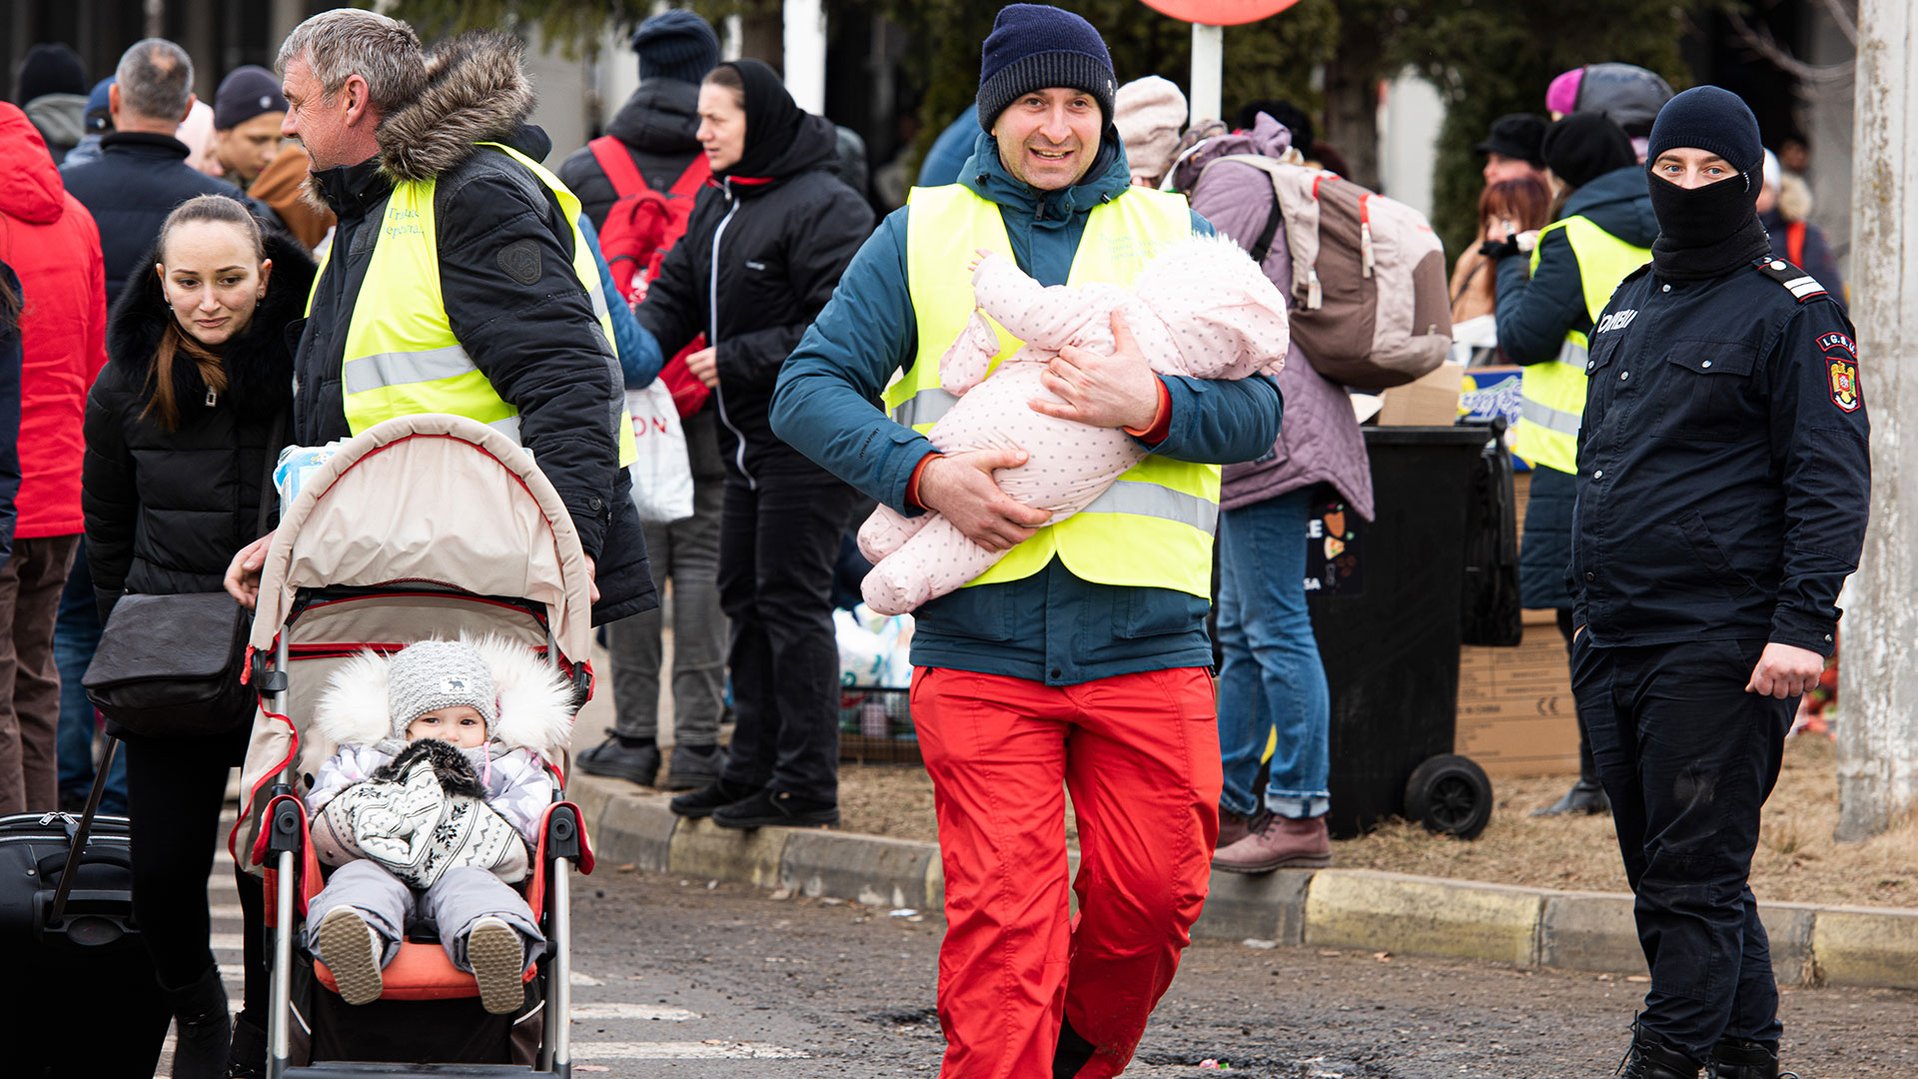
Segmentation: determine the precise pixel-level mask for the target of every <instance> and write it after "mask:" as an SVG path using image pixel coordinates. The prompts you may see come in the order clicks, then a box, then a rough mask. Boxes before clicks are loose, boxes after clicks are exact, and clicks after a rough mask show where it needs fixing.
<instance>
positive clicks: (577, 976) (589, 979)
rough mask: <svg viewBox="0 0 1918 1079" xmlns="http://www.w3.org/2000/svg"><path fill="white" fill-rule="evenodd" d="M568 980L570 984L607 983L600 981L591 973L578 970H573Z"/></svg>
mask: <svg viewBox="0 0 1918 1079" xmlns="http://www.w3.org/2000/svg"><path fill="white" fill-rule="evenodd" d="M566 981H567V984H569V985H605V984H606V983H605V982H602V981H600V980H599V979H598V978H595V977H593V976H592V975H591V974H581V973H580V972H579V971H577V970H576V971H573V976H572V977H570V978H568V979H567V980H566Z"/></svg>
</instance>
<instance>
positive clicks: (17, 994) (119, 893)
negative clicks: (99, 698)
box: [0, 741, 171, 1079]
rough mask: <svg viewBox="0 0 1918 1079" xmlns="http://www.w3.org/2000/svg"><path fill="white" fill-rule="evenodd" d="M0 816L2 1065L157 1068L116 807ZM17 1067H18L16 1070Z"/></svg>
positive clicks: (152, 987) (163, 1015)
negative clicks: (112, 811) (106, 811)
mask: <svg viewBox="0 0 1918 1079" xmlns="http://www.w3.org/2000/svg"><path fill="white" fill-rule="evenodd" d="M115 748H117V747H116V745H115V744H114V743H113V742H112V741H109V742H108V750H107V759H106V760H105V761H103V762H102V763H101V764H100V769H99V778H97V779H96V780H95V782H94V785H93V791H92V793H91V795H90V796H89V797H88V799H87V808H86V812H85V813H84V814H82V815H81V816H79V817H75V816H73V815H72V814H70V813H16V814H14V815H12V816H7V817H0V1044H3V1045H5V1046H6V1056H7V1058H8V1059H7V1065H6V1067H5V1069H4V1071H5V1072H6V1074H8V1075H10V1076H14V1075H17V1076H21V1077H23V1079H40V1077H41V1076H50V1075H86V1076H99V1077H103V1079H104V1077H120V1076H126V1077H135V1076H137V1077H140V1079H145V1077H147V1076H151V1075H153V1074H154V1071H155V1067H156V1065H157V1063H158V1061H159V1056H160V1048H161V1043H162V1041H163V1040H164V1039H165V1037H166V1028H167V1024H168V1022H169V1021H170V1020H171V1016H170V1015H168V1013H167V1009H166V1003H165V1001H164V1000H163V999H162V998H161V996H160V989H159V985H158V983H157V982H155V980H154V977H153V965H152V963H151V962H150V961H149V960H148V959H147V953H146V948H145V946H144V945H143V943H142V942H141V939H140V931H139V927H138V926H137V925H136V924H135V923H134V920H133V890H132V886H133V871H132V867H131V864H130V860H129V857H128V827H127V819H126V818H125V817H114V816H103V815H101V814H100V813H99V812H98V808H99V803H100V793H101V790H102V786H103V785H102V783H101V780H103V779H104V778H105V777H106V775H107V770H108V768H109V766H110V765H111V764H112V761H113V757H112V754H113V750H114V749H115ZM16 1069H17V1070H16Z"/></svg>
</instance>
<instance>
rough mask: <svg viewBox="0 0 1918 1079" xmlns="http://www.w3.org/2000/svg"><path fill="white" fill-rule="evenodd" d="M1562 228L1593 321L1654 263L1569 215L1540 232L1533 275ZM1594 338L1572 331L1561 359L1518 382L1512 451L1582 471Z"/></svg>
mask: <svg viewBox="0 0 1918 1079" xmlns="http://www.w3.org/2000/svg"><path fill="white" fill-rule="evenodd" d="M1555 230H1563V231H1564V233H1565V239H1566V240H1568V241H1570V243H1571V245H1572V257H1573V258H1575V259H1577V260H1578V277H1579V281H1580V283H1581V284H1582V285H1583V287H1584V291H1585V296H1584V299H1585V313H1586V315H1587V316H1588V317H1589V318H1590V319H1591V321H1592V322H1593V323H1596V322H1597V321H1598V316H1599V313H1600V312H1601V311H1603V310H1605V305H1606V304H1607V303H1609V302H1610V301H1611V298H1612V293H1613V292H1615V291H1617V289H1618V284H1619V282H1621V281H1623V280H1625V276H1626V275H1627V274H1629V273H1631V272H1632V271H1633V270H1636V269H1638V268H1639V267H1640V266H1643V265H1644V264H1645V263H1646V262H1647V261H1648V260H1650V259H1651V257H1652V253H1651V250H1650V249H1649V248H1644V247H1636V246H1634V245H1632V244H1628V243H1626V242H1625V241H1624V240H1621V239H1619V238H1618V237H1616V236H1613V235H1612V234H1611V233H1609V232H1606V231H1605V230H1604V229H1602V228H1600V227H1598V225H1597V224H1595V223H1594V222H1593V221H1592V220H1591V218H1588V217H1582V216H1581V217H1568V218H1566V219H1565V220H1563V221H1554V222H1552V223H1551V224H1549V225H1547V226H1545V227H1544V228H1543V229H1540V230H1539V233H1538V243H1537V244H1536V245H1534V246H1533V248H1532V266H1531V268H1532V272H1533V273H1536V272H1538V255H1539V252H1540V251H1542V250H1544V248H1545V237H1546V235H1547V234H1548V233H1551V232H1553V231H1555ZM1590 348H1591V339H1590V337H1589V336H1588V335H1587V333H1586V332H1585V331H1583V330H1568V331H1567V332H1566V334H1565V343H1564V344H1563V345H1561V346H1560V347H1559V350H1558V356H1557V357H1556V358H1555V359H1551V360H1547V361H1546V362H1544V363H1537V364H1533V365H1531V366H1530V367H1527V368H1526V369H1525V377H1524V378H1523V379H1521V380H1520V382H1519V393H1520V397H1521V400H1520V402H1519V415H1518V427H1517V429H1516V433H1517V440H1516V443H1515V445H1514V446H1513V452H1515V453H1517V454H1518V455H1519V456H1520V457H1523V458H1524V459H1525V460H1527V461H1530V462H1531V463H1532V464H1534V465H1541V466H1543V467H1545V468H1552V469H1557V470H1558V471H1560V472H1566V473H1575V472H1577V471H1578V427H1579V423H1580V421H1581V420H1582V419H1583V418H1584V416H1585V385H1586V377H1585V364H1586V361H1587V358H1588V356H1589V355H1590Z"/></svg>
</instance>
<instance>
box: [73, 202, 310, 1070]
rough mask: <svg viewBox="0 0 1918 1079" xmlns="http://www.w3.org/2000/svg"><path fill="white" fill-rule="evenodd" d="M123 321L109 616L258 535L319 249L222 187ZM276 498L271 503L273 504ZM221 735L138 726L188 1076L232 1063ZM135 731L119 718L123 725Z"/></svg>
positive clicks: (101, 509) (116, 358) (110, 412)
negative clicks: (279, 230) (221, 944)
mask: <svg viewBox="0 0 1918 1079" xmlns="http://www.w3.org/2000/svg"><path fill="white" fill-rule="evenodd" d="M144 264H145V265H150V266H153V267H154V271H153V272H150V273H143V274H140V275H139V276H138V279H137V280H136V281H132V282H129V284H128V287H127V289H126V290H125V291H123V292H122V293H121V296H120V299H119V302H118V303H116V304H115V306H114V309H113V314H112V317H111V318H110V319H109V320H108V326H107V354H108V363H107V366H106V367H105V368H104V369H103V370H102V371H101V372H100V377H99V380H98V381H97V382H95V383H94V386H93V390H92V392H91V393H89V394H88V396H87V415H86V439H87V451H86V462H85V466H84V471H83V476H82V480H81V505H82V508H83V509H84V510H85V512H86V529H87V557H88V560H89V562H90V564H91V566H92V569H93V580H94V586H95V589H96V593H97V596H98V598H99V603H100V615H101V618H102V619H103V620H104V619H105V618H106V617H107V616H108V615H109V614H110V613H111V612H112V609H113V606H114V604H115V602H116V601H118V599H119V598H120V597H121V596H122V595H124V594H127V593H143V594H161V595H169V594H178V593H185V592H218V591H220V590H221V578H222V577H223V576H224V575H225V573H226V567H227V563H228V562H230V561H231V560H232V558H233V554H234V552H235V551H237V550H239V549H240V548H241V547H242V546H244V545H246V544H247V543H248V542H249V541H251V540H252V539H253V538H254V537H255V536H256V535H258V534H259V533H258V531H257V530H258V526H259V507H260V505H261V502H262V500H263V499H271V498H272V497H273V495H272V491H271V489H270V487H267V488H263V487H262V481H263V480H264V479H265V473H266V468H267V464H268V461H269V460H270V459H271V458H272V457H273V456H276V455H277V454H278V452H279V448H280V447H279V446H278V445H277V444H275V443H276V442H277V437H276V435H275V432H276V431H280V432H283V431H285V430H286V429H287V426H286V416H287V413H288V411H289V410H290V409H291V407H292V402H293V392H292V386H293V357H292V354H291V353H290V352H289V351H288V349H287V345H286V333H285V330H286V327H287V324H288V323H290V322H292V321H293V320H294V319H296V318H298V317H299V316H300V312H301V309H302V307H303V305H304V304H305V302H306V295H307V291H308V289H309V288H310V287H311V285H312V283H313V271H314V267H313V260H312V259H311V257H309V256H308V255H307V253H306V251H305V249H303V248H302V247H300V246H299V244H298V243H297V242H295V241H293V240H291V239H287V238H285V237H283V236H280V235H277V234H272V233H266V234H263V233H262V230H261V228H260V225H259V223H258V222H257V221H255V220H254V219H253V217H252V216H251V215H250V214H248V213H247V211H246V209H245V207H243V206H241V205H240V203H238V202H236V201H234V200H232V199H229V198H225V197H223V196H218V195H206V196H201V197H199V198H195V199H191V200H189V201H187V202H185V203H182V204H181V205H180V207H179V208H178V209H176V210H174V211H173V213H172V215H171V216H169V217H168V218H167V221H166V225H165V227H164V228H162V229H161V232H160V239H159V243H158V244H157V245H156V247H155V249H154V251H153V253H152V254H151V255H150V256H149V257H148V258H147V259H146V260H145V263H144ZM269 505H270V503H269ZM235 722H236V727H235V729H234V730H233V731H232V732H231V733H230V734H227V735H221V736H217V737H211V738H181V739H174V740H168V739H156V738H150V737H147V738H129V739H128V740H127V741H126V743H125V747H124V748H125V752H126V755H127V802H128V816H129V817H130V818H131V820H132V828H133V844H132V856H133V909H134V915H135V917H137V918H138V919H139V922H140V925H141V928H142V930H143V932H142V934H141V937H142V939H143V940H144V941H145V942H146V946H147V950H148V952H149V953H150V954H151V957H152V959H153V967H154V972H155V974H156V975H157V977H158V978H159V981H160V986H161V989H162V990H163V991H165V993H166V995H167V1001H168V1004H169V1006H170V1007H171V1008H172V1009H173V1013H174V1016H175V1017H176V1019H177V1020H178V1021H179V1039H178V1042H177V1043H176V1047H175V1049H174V1066H173V1074H174V1075H175V1076H188V1075H191V1076H223V1075H226V1074H227V1072H228V1054H229V1031H228V1026H227V1003H226V991H225V990H224V988H222V986H221V984H220V972H219V968H218V967H217V966H216V965H215V964H214V960H213V952H212V949H211V947H210V937H209V932H210V919H209V914H208V908H207V890H206V880H207V875H208V874H209V873H210V872H211V871H212V867H213V852H214V844H215V843H216V842H217V837H216V832H217V830H218V821H219V816H220V806H221V803H222V801H223V799H224V797H225V793H226V775H227V770H228V768H230V767H231V766H232V765H234V764H238V763H239V762H240V758H241V756H242V754H243V752H244V750H245V745H246V738H247V724H246V723H245V722H244V720H243V719H240V718H238V717H236V721H235ZM116 733H118V732H116ZM236 876H237V878H238V882H239V892H240V899H241V905H242V906H243V908H245V913H246V928H247V933H246V989H247V992H246V998H247V1000H248V1002H249V1003H252V1004H255V1005H258V1004H263V1003H264V1001H265V998H266V993H265V988H266V986H265V966H264V963H263V957H262V956H261V954H260V951H259V949H258V942H259V937H258V933H259V927H260V925H261V917H260V912H261V891H260V884H259V882H258V881H257V880H256V879H255V878H253V877H251V876H249V875H248V874H246V873H237V872H236ZM237 1035H238V1036H237V1037H235V1038H233V1039H232V1041H233V1043H234V1044H233V1047H232V1051H233V1054H234V1056H235V1063H239V1064H241V1065H243V1067H242V1069H241V1070H240V1071H239V1072H237V1073H236V1074H247V1072H246V1071H245V1068H247V1067H252V1066H257V1065H258V1064H259V1063H261V1062H262V1061H263V1057H264V1049H265V1040H264V1024H263V1022H261V1021H260V1020H259V1016H258V1015H257V1013H250V1012H243V1013H242V1014H241V1016H240V1029H239V1031H238V1032H237Z"/></svg>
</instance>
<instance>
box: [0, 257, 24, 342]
mask: <svg viewBox="0 0 1918 1079" xmlns="http://www.w3.org/2000/svg"><path fill="white" fill-rule="evenodd" d="M5 265H6V264H5V263H0V267H4V266H5ZM12 276H13V274H12V272H11V271H9V272H7V273H4V274H0V337H4V336H6V335H7V334H10V333H12V332H14V331H15V330H17V329H19V328H20V294H19V293H17V292H15V291H13V286H12V285H9V284H7V278H9V277H12Z"/></svg>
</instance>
